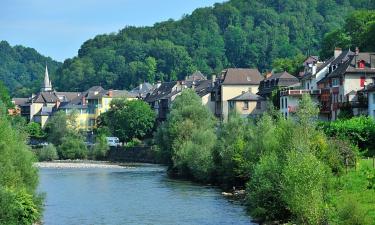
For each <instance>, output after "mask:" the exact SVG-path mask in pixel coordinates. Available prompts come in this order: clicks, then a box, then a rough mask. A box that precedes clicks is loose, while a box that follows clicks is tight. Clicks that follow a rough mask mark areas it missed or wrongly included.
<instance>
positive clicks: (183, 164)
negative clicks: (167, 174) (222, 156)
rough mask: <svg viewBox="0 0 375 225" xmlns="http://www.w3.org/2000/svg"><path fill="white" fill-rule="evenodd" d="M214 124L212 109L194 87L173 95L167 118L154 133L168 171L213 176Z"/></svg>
mask: <svg viewBox="0 0 375 225" xmlns="http://www.w3.org/2000/svg"><path fill="white" fill-rule="evenodd" d="M214 125H215V119H214V117H213V115H212V113H211V112H210V111H209V110H208V109H207V108H206V107H204V106H203V105H202V101H201V99H200V97H199V96H198V95H197V94H196V93H195V92H194V91H193V90H190V89H187V90H184V91H183V92H182V93H181V95H179V96H177V97H176V99H175V100H174V102H173V104H172V109H171V112H170V114H169V115H168V118H167V121H165V122H164V124H163V125H162V126H161V127H160V128H158V130H157V134H156V135H155V142H156V144H157V146H158V150H159V154H160V158H162V159H163V160H164V161H163V162H164V163H167V164H168V166H169V170H170V171H172V172H174V173H175V174H177V175H180V176H185V177H192V178H194V179H196V180H198V181H208V180H210V179H211V178H212V177H211V175H212V174H211V173H212V171H213V165H214V164H213V147H214V144H215V133H214Z"/></svg>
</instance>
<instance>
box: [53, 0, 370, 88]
mask: <svg viewBox="0 0 375 225" xmlns="http://www.w3.org/2000/svg"><path fill="white" fill-rule="evenodd" d="M360 8H372V9H373V8H375V1H368V0H336V1H334V0H301V1H300V0H298V1H297V0H251V1H250V0H231V1H229V2H226V3H222V4H215V5H214V7H207V8H199V9H196V10H195V11H194V12H193V13H192V14H191V15H187V16H184V17H183V18H182V19H181V20H178V21H173V20H169V21H166V22H162V23H157V24H155V25H154V26H152V27H138V28H137V27H126V28H125V29H123V30H121V31H119V32H118V33H114V34H108V35H98V36H96V37H95V38H94V39H92V40H88V41H86V42H85V43H84V44H83V45H82V46H81V49H80V50H79V54H78V57H75V58H73V59H70V60H66V61H65V62H64V64H63V66H62V68H61V69H59V71H58V75H59V76H58V77H59V80H58V84H59V87H60V89H64V90H75V89H76V88H79V89H86V88H88V87H89V86H92V85H98V84H100V85H102V86H104V87H113V88H130V87H133V86H134V85H136V84H137V83H139V82H141V81H149V82H153V81H155V80H159V79H160V80H174V79H182V78H183V77H184V76H186V75H187V74H189V73H191V72H192V71H194V70H197V69H198V70H200V71H202V72H203V73H205V74H209V75H210V74H212V73H214V72H219V71H221V70H222V69H223V68H225V67H257V68H259V69H260V70H264V69H269V68H270V65H271V63H272V61H273V60H274V59H275V58H278V57H280V58H284V57H291V56H294V55H296V54H298V53H302V54H305V55H306V54H318V52H319V47H320V46H319V44H320V41H321V39H322V37H323V35H324V34H325V33H327V32H329V31H331V30H333V29H337V28H340V27H341V26H342V25H343V23H344V21H345V17H346V16H347V15H348V14H349V13H350V12H352V11H353V10H354V9H360Z"/></svg>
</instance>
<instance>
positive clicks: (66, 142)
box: [58, 134, 87, 159]
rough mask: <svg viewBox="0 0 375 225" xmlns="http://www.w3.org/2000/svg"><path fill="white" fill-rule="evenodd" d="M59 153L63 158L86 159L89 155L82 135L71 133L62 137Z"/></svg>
mask: <svg viewBox="0 0 375 225" xmlns="http://www.w3.org/2000/svg"><path fill="white" fill-rule="evenodd" d="M58 153H59V158H61V159H85V158H86V157H87V147H86V144H85V142H84V141H83V138H82V136H80V135H74V134H69V135H65V136H64V137H63V138H62V139H61V145H59V146H58Z"/></svg>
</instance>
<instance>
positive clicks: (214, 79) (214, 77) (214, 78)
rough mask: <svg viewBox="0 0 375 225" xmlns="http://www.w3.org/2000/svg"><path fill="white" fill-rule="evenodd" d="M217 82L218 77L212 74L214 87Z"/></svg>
mask: <svg viewBox="0 0 375 225" xmlns="http://www.w3.org/2000/svg"><path fill="white" fill-rule="evenodd" d="M215 81H216V75H215V74H212V87H214V86H215Z"/></svg>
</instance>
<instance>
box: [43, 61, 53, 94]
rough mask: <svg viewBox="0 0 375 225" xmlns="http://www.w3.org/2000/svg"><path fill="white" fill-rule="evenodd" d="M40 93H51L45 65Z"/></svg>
mask: <svg viewBox="0 0 375 225" xmlns="http://www.w3.org/2000/svg"><path fill="white" fill-rule="evenodd" d="M40 91H42V92H43V91H52V84H51V81H50V80H49V76H48V68H47V65H46V72H45V73H44V83H43V86H42V88H41V90H40Z"/></svg>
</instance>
